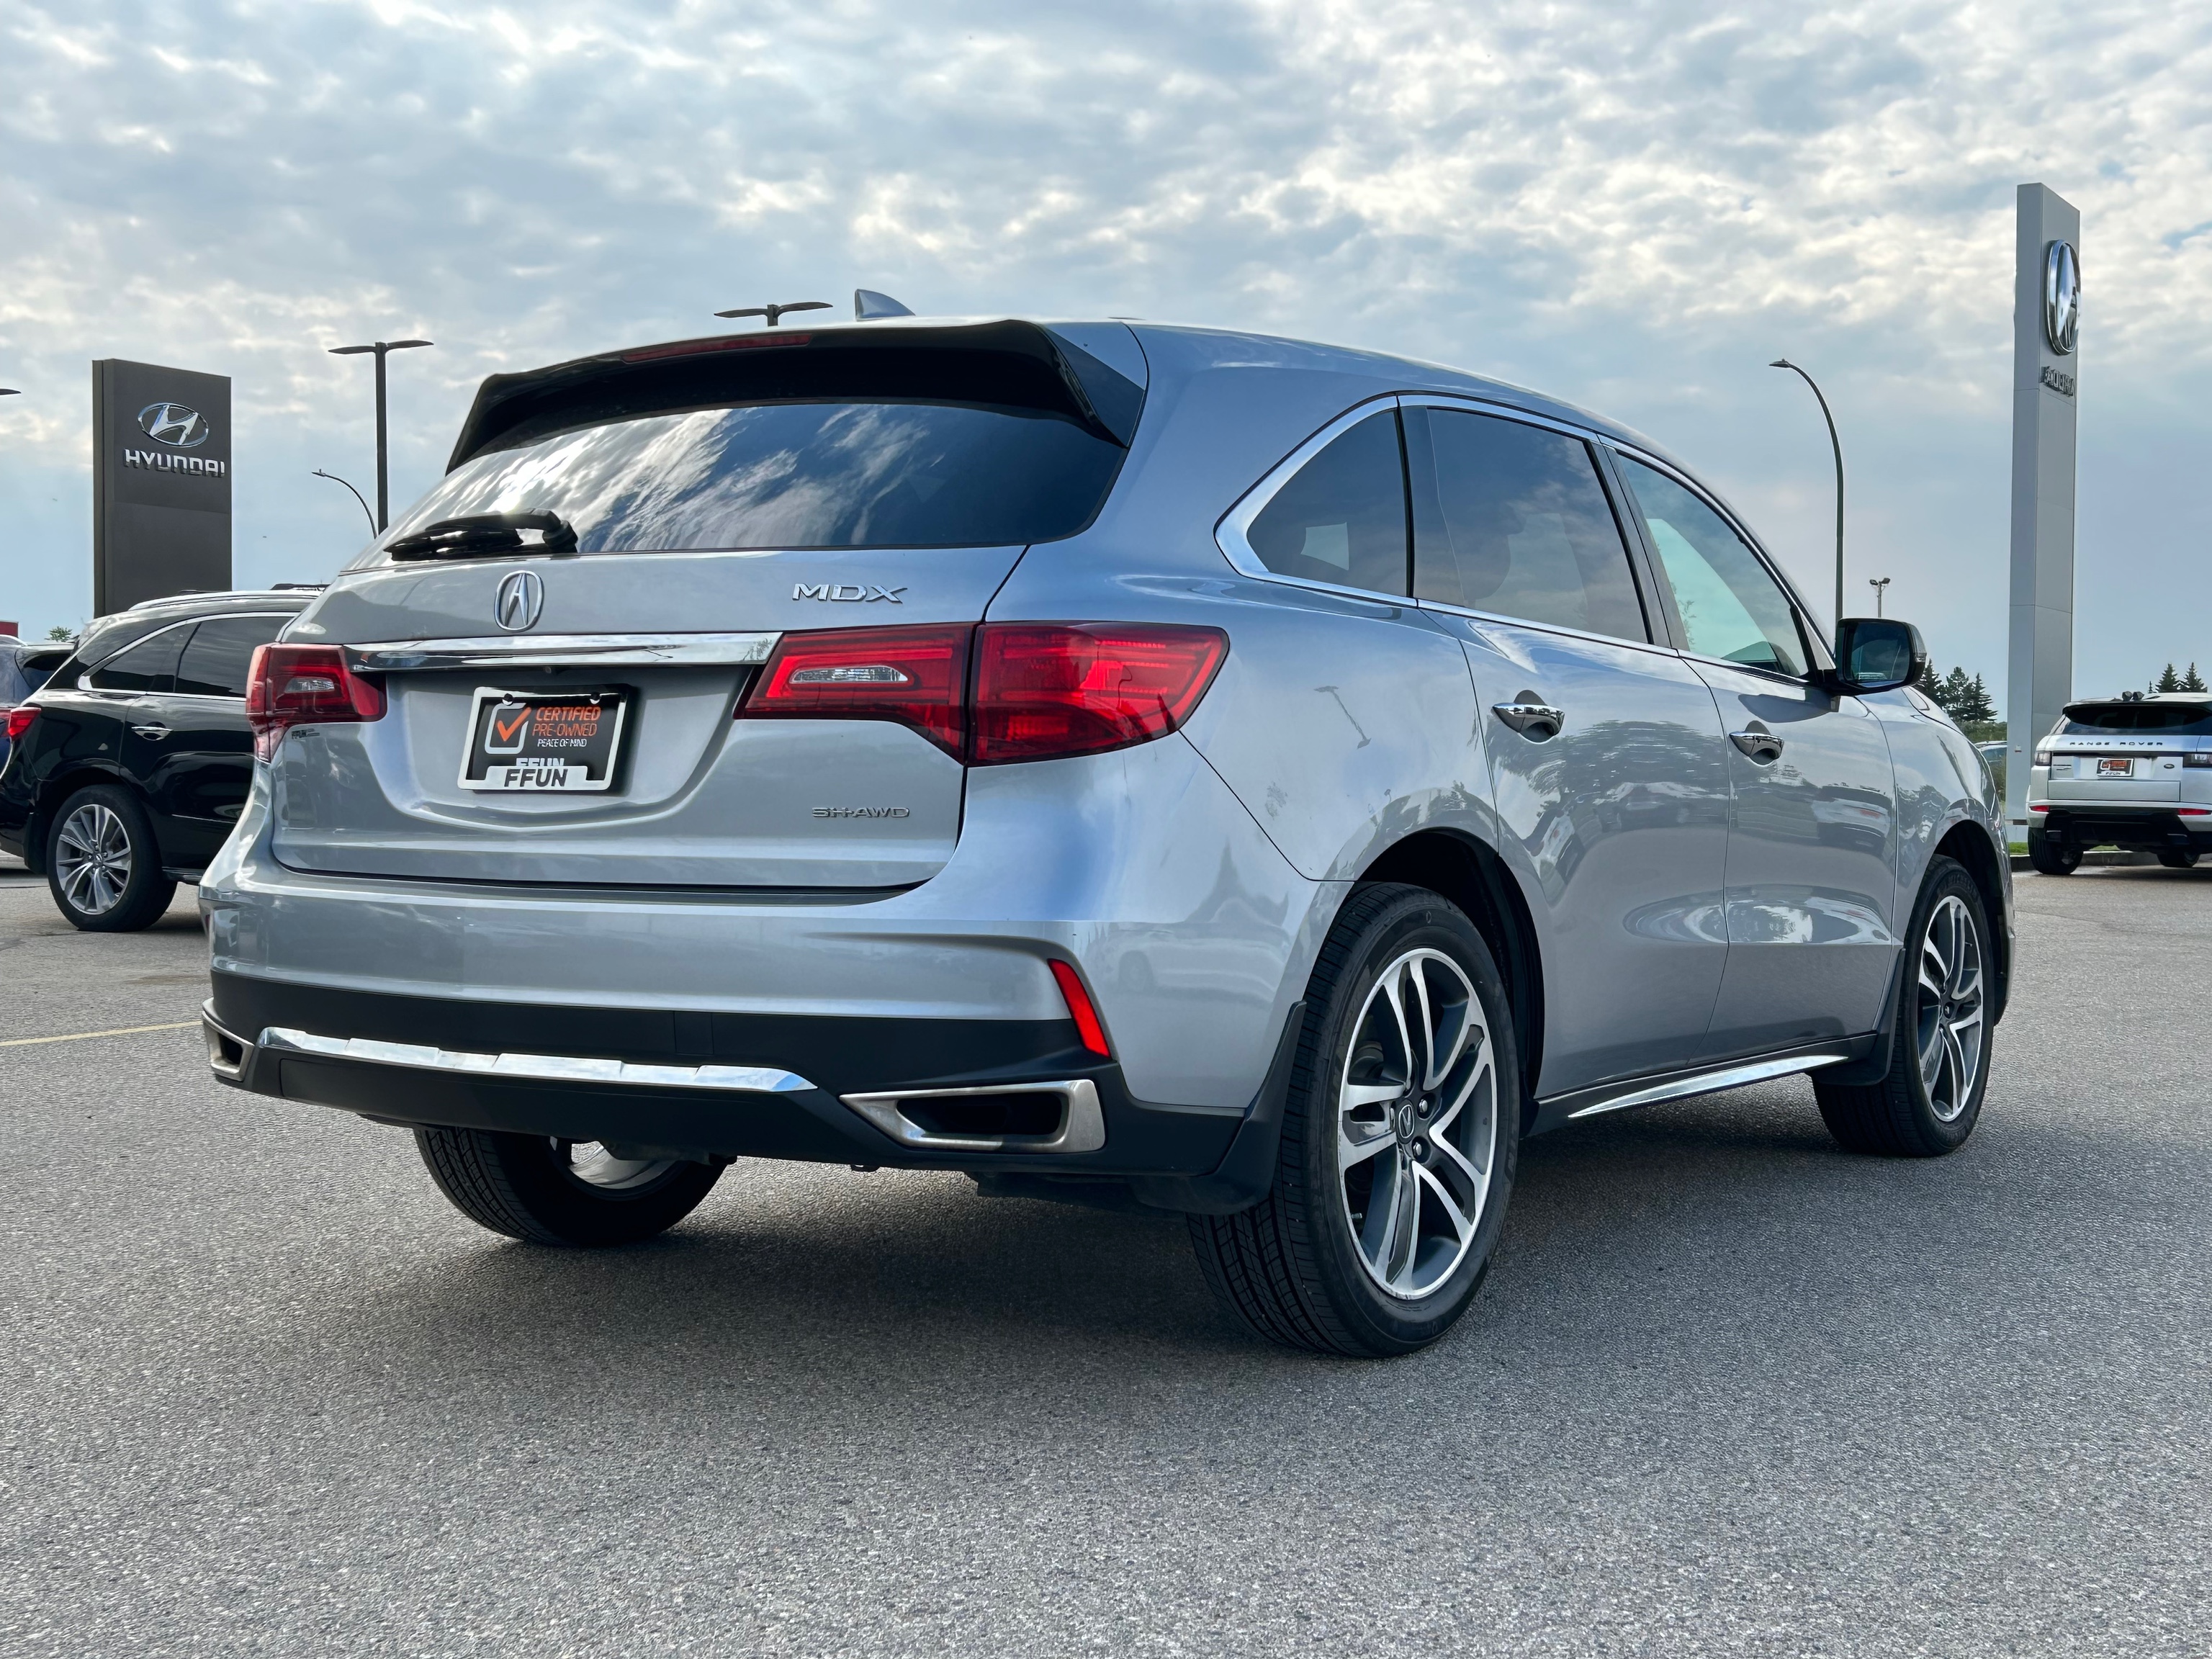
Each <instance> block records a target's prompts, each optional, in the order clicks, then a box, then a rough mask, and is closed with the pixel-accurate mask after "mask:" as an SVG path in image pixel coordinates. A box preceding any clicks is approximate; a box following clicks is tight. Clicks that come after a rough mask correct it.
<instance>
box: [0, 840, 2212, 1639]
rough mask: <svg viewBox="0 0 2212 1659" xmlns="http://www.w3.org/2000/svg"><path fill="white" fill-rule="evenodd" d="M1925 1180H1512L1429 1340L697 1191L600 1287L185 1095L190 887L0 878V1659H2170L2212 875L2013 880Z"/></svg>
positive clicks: (1678, 1123) (2181, 1524)
mask: <svg viewBox="0 0 2212 1659" xmlns="http://www.w3.org/2000/svg"><path fill="white" fill-rule="evenodd" d="M2020 912H2021V914H2020V922H2021V934H2022V957H2023V963H2022V971H2021V981H2020V988H2019V992H2018V994H2017V997H2016V1000H2015V1003H2014V1006H2013V1011H2012V1012H2011V1015H2010V1017H2009V1018H2008V1019H2007V1020H2006V1022H2005V1024H2003V1026H2002V1029H2001V1030H2000V1032H1999V1034H1998V1037H1997V1044H1996V1074H1995V1080H1994V1083H1993V1086H1992V1088H1991V1091H1990V1100H1989V1104H1988V1107H1987V1109H1986V1112H1985V1115H1984V1119H1983V1123H1982V1127H1981V1129H1980V1131H1979V1133H1978V1134H1977V1135H1976V1137H1975V1139H1973V1141H1972V1143H1971V1144H1970V1145H1969V1146H1968V1147H1967V1148H1966V1151H1965V1152H1962V1153H1960V1155H1959V1156H1957V1157H1955V1158H1950V1159H1948V1160H1943V1161H1940V1162H1933V1163H1924V1164H1923V1163H1889V1162H1878V1161H1874V1160H1869V1159H1862V1158H1850V1157H1846V1156H1844V1154H1842V1153H1840V1152H1837V1151H1835V1150H1834V1149H1833V1148H1832V1146H1831V1144H1830V1143H1829V1141H1828V1140H1827V1139H1826V1135H1825V1133H1824V1132H1823V1131H1822V1129H1821V1127H1820V1120H1819V1118H1818V1117H1817V1115H1815V1114H1814V1109H1813V1105H1812V1096H1811V1091H1810V1089H1809V1087H1808V1085H1806V1084H1804V1083H1803V1082H1802V1080H1793V1081H1786V1082H1784V1083H1781V1084H1778V1085H1766V1086H1762V1087H1758V1088H1753V1089H1748V1090H1743V1091H1737V1092H1735V1093H1733V1094H1729V1095H1723V1096H1719V1097H1711V1098H1708V1099H1705V1100H1701V1101H1696V1102H1692V1103H1686V1104H1682V1105H1678V1106H1674V1107H1668V1108H1660V1109H1653V1110H1651V1111H1649V1112H1646V1113H1644V1114H1642V1115H1630V1116H1627V1117H1625V1118H1623V1119H1621V1120H1620V1121H1603V1122H1601V1123H1597V1124H1595V1125H1592V1126H1589V1127H1583V1128H1581V1129H1579V1130H1576V1131H1571V1132H1567V1133H1562V1134H1559V1135H1555V1136H1553V1137H1550V1138H1548V1139H1543V1140H1540V1141H1537V1142H1534V1143H1532V1144H1531V1145H1530V1146H1528V1148H1527V1150H1526V1152H1524V1155H1523V1164H1522V1176H1521V1185H1520V1189H1519V1191H1518V1193H1517V1194H1516V1198H1515V1200H1514V1210H1513V1214H1512V1218H1511V1220H1510V1224H1509V1226H1508V1230H1507V1233H1506V1237H1505V1243H1504V1248H1503V1252H1502V1255H1501V1257H1500V1260H1499V1262H1498V1267H1497V1269H1496V1271H1495V1272H1494V1273H1492V1277H1491V1279H1490V1281H1489V1283H1488V1285H1487V1286H1486V1290H1485V1291H1484V1293H1483V1295H1482V1297H1481V1299H1480V1303H1479V1304H1478V1305H1477V1306H1476V1308H1475V1310H1474V1312H1473V1313H1472V1314H1471V1315H1470V1316H1468V1318H1467V1319H1466V1320H1465V1321H1464V1322H1462V1324H1461V1325H1460V1327H1459V1328H1458V1329H1457V1330H1456V1331H1455V1333H1454V1334H1452V1335H1451V1336H1450V1337H1449V1338H1448V1339H1447V1340H1445V1341H1444V1342H1443V1344H1441V1345H1440V1346H1437V1348H1435V1349H1433V1350H1431V1351H1430V1352H1427V1353H1425V1354H1422V1355H1419V1356H1417V1357H1415V1358H1411V1359H1407V1360H1402V1361H1398V1362H1395V1363H1392V1364H1380V1365H1377V1364H1356V1363H1352V1362H1348V1361H1328V1360H1321V1359H1315V1358H1301V1357H1298V1356H1296V1355H1291V1354H1287V1353H1280V1352H1273V1351H1272V1350H1269V1349H1267V1348H1264V1347H1261V1346H1256V1345H1255V1344H1253V1343H1251V1342H1249V1341H1248V1340H1244V1339H1243V1338H1242V1337H1240V1336H1239V1335H1237V1334H1236V1332H1235V1331H1234V1330H1233V1329H1231V1328H1230V1326H1229V1325H1228V1324H1227V1323H1226V1322H1225V1321H1224V1319H1223V1318H1222V1317H1221V1316H1219V1315H1218V1314H1217V1313H1216V1312H1215V1310H1214V1309H1213V1307H1212V1304H1211V1303H1210V1302H1209V1300H1208V1299H1207V1297H1206V1291H1205V1289H1204V1286H1203V1285H1201V1283H1200V1279H1199V1276H1198V1272H1197V1269H1196V1267H1195V1266H1194V1263H1193V1262H1192V1261H1191V1259H1190V1255H1189V1250H1188V1245H1187V1243H1185V1240H1184V1237H1183V1233H1182V1227H1181V1225H1180V1224H1178V1223H1176V1222H1174V1221H1172V1220H1152V1219H1146V1218H1132V1217H1123V1216H1116V1215H1110V1214H1103V1213H1097V1212H1088V1211H1082V1210H1075V1209H1066V1208H1060V1207H1056V1206H1045V1205H1039V1204H1033V1203H1030V1202H1026V1201H1023V1200H1000V1199H983V1198H980V1197H977V1196H975V1195H974V1194H973V1189H972V1188H971V1187H970V1186H969V1184H968V1183H967V1182H965V1181H963V1180H962V1179H960V1178H957V1177H951V1176H908V1175H897V1174H890V1173H881V1174H874V1175H860V1174H855V1173H852V1172H849V1171H847V1170H817V1169H812V1168H806V1167H780V1166H777V1165H774V1164H765V1163H753V1164H738V1165H737V1166H735V1167H734V1168H733V1169H732V1170H731V1171H730V1173H729V1174H728V1175H726V1176H725V1177H724V1179H723V1181H722V1183H721V1185H720V1187H719V1188H717V1189H716V1191H715V1193H714V1195H713V1196H712V1197H711V1198H710V1199H709V1200H708V1202H707V1204H706V1205H705V1206H703V1207H702V1209H701V1210H700V1212H698V1213H697V1214H696V1216H694V1217H693V1218H692V1219H691V1220H690V1222H689V1223H688V1224H686V1225H684V1226H683V1227H682V1228H680V1229H679V1230H678V1231H676V1232H674V1233H671V1235H669V1236H668V1237H665V1238H664V1239H662V1240H660V1241H658V1242H656V1243H653V1244H651V1245H648V1246H645V1247H642V1248H640V1249H633V1250H629V1251H625V1252H621V1253H616V1254H608V1255H580V1254H558V1253H552V1252H548V1251H544V1250H539V1249H530V1248H526V1247H523V1246H520V1245H515V1244H511V1243H506V1242H503V1241H501V1240H499V1239H496V1238H495V1237H492V1236H491V1235H489V1234H487V1233H483V1232H481V1231H477V1229H475V1228H474V1227H472V1226H471V1225H469V1224H468V1223H466V1222H465V1221H464V1220H463V1219H462V1218H461V1217H460V1216H459V1214H457V1213H455V1212H453V1211H452V1210H450V1209H449V1208H447V1206H446V1204H445V1202H444V1200H441V1198H440V1197H439V1196H438V1194H436V1192H435V1190H434V1189H433V1188H432V1187H431V1185H430V1182H429V1181H428V1177H427V1176H426V1175H425V1174H424V1173H423V1171H422V1169H421V1167H420V1166H419V1164H417V1162H416V1157H415V1154H414V1151H413V1147H412V1144H411V1142H410V1140H409V1139H408V1138H407V1137H406V1136H405V1135H404V1133H401V1132H398V1131H396V1130H392V1129H386V1128H380V1127H373V1126H371V1125H368V1124H365V1123H362V1122H360V1121H356V1120H355V1119H352V1118H349V1117H346V1116H343V1115H339V1114H337V1113H333V1112H328V1111H325V1110H323V1109H319V1108H315V1107H310V1106H288V1105H285V1104H283V1103H277V1102H273V1101H267V1100H262V1099H258V1098H254V1097H246V1096H241V1095H239V1094H236V1093H234V1092H232V1091H227V1090H224V1089H222V1088H219V1087H218V1086H217V1085H216V1084H214V1083H213V1082H212V1081H211V1080H210V1079H209V1077H208V1075H207V1073H206V1069H205V1066H204V1060H203V1058H202V1054H201V1050H200V1042H199V1037H198V1035H197V1031H196V1030H189V1029H186V1030H151V1031H140V1032H137V1033H135V1034H132V1035H126V1036H104V1037H94V1038H88V1039H86V1040H83V1041H79V1042H56V1043H31V1044H25V1043H21V1042H18V1041H16V1040H17V1039H21V1038H26V1037H37V1036H54V1035H61V1034H65V1033H72V1032H79V1031H89V1030H114V1029H117V1028H124V1027H137V1026H149V1025H163V1024H170V1023H173V1022H186V1021H190V1020H191V1019H192V1018H193V1016H194V1012H195V1009H196V1007H197V1002H198V1000H199V998H200V997H201V995H202V994H204V993H203V990H202V982H203V981H202V977H201V973H200V965H201V960H202V954H201V940H200V936H199V933H198V929H197V923H196V921H195V917H194V915H193V912H192V909H191V896H190V894H189V891H187V892H186V893H185V894H184V895H181V896H180V897H179V903H178V905H177V907H176V908H174V909H173V910H172V912H171V913H170V915H169V916H168V917H167V921H165V922H164V923H162V924H161V925H160V926H158V927H156V928H155V930H154V931H152V932H150V933H145V934H143V935H138V936H132V937H115V938H104V937H93V936H88V935H80V934H76V933H71V932H70V930H69V929H68V928H67V927H65V926H64V925H63V923H62V922H61V921H60V920H59V918H58V917H57V916H56V915H54V913H53V911H52V908H51V906H50V904H49V902H48V901H47V898H46V891H45V889H44V886H43V884H36V883H33V882H31V881H29V880H27V878H23V877H22V876H21V875H20V874H14V875H5V876H0V987H4V991H5V997H6V1003H5V1006H6V1009H7V1015H6V1020H5V1024H6V1026H7V1028H8V1029H7V1030H6V1031H5V1033H4V1034H0V1035H4V1036H5V1037H6V1038H8V1039H9V1041H10V1042H12V1043H13V1044H14V1046H9V1047H0V1100H4V1110H0V1137H4V1139H0V1165H3V1166H4V1167H5V1168H6V1169H7V1170H9V1171H10V1173H11V1175H12V1177H13V1181H14V1192H15V1196H14V1198H13V1199H11V1200H9V1201H8V1202H7V1203H6V1204H5V1205H4V1206H0V1314H4V1320H5V1332H6V1337H5V1340H4V1343H3V1344H0V1479H4V1481H5V1491H4V1493H0V1560H4V1561H5V1562H6V1563H7V1564H8V1566H7V1570H6V1571H5V1572H4V1573H0V1650H4V1651H5V1652H7V1653H9V1654H11V1655H13V1654H23V1655H32V1654H39V1655H44V1654H69V1655H84V1654H102V1655H106V1654H131V1655H157V1654H185V1653H224V1654H232V1653H260V1652H270V1653H286V1654H296V1653H303V1652H310V1651H313V1652H335V1653H356V1652H358V1653H370V1652H375V1653H385V1652H390V1653H404V1654H439V1655H443V1654H462V1655H491V1654H499V1655H507V1654H514V1655H551V1654H578V1655H625V1656H627V1655H649V1654H661V1653H678V1652H684V1653H702V1654H703V1653H722V1652H730V1653H737V1652H766V1651H771V1650H772V1651H775V1652H777V1653H787V1654H846V1653H851V1654H876V1653H942V1652H956V1651H957V1652H960V1653H964V1654H1062V1653H1067V1652H1071V1651H1088V1650H1099V1651H1108V1652H1115V1653H1163V1654H1176V1653H1192V1654H1205V1653H1255V1654H1257V1653H1280V1652H1314V1653H1327V1654H1332V1655H1334V1654H1364V1653H1381V1652H1386V1651H1387V1652H1393V1653H1415V1652H1443V1651H1447V1650H1457V1651H1463V1652H1485V1653H1490V1652H1496V1653H1524V1652H1525V1653H1553V1652H1556V1653H1572V1654H1578V1655H1589V1654H1606V1655H1610V1654H1647V1653H1648V1654H1654V1655H1668V1656H1673V1655H1684V1654H1704V1653H1729V1654H1735V1653H1761V1654H1764V1653H1773V1654H1785V1653H1786V1654H1869V1655H1875V1654H1879V1655H1884V1656H1895V1655H1903V1654H1923V1653H1924V1654H1935V1655H1945V1656H1958V1655H1966V1654H1993V1655H1994V1654H2003V1655H2023V1654H2054V1655H2055V1654H2066V1655H2082V1654H2126V1655H2130V1656H2142V1655H2153V1654H2183V1653H2202V1652H2203V1651H2205V1650H2206V1647H2207V1645H2208V1638H2207V1636H2206V1632H2207V1630H2208V1629H2212V1565H2208V1556H2209V1555H2212V1551H2208V1545H2212V1499H2209V1498H2208V1493H2212V1442H2209V1441H2208V1434H2207V1425H2208V1421H2212V1412H2209V1411H2208V1407H2207V1401H2206V1384H2207V1381H2208V1377H2212V1368H2208V1364H2207V1361H2208V1358H2212V1293H2208V1285H2207V1272H2206V1243H2207V1238H2208V1233H2212V1227H2208V1224H2207V1220H2206V1209H2207V1204H2206V1198H2207V1194H2208V1191H2212V1181H2208V1176H2212V1136H2208V1132H2207V1114H2206V1101H2205V1090H2204V1086H2203V1079H2204V1078H2205V1076H2206V1073H2207V1066H2206V1063H2205V1055H2206V1054H2207V1052H2208V1046H2212V1018H2208V1017H2207V1013H2206V1002H2205V995H2204V988H2203V985H2204V976H2205V963H2207V961H2208V959H2212V958H2208V953H2207V947H2208V945H2212V869H2206V870H2203V871H2193V872H2166V871H2163V870H2157V869H2113V870H2097V871H2085V872H2082V873H2081V874H2080V875H2077V876H2075V877H2073V878H2069V879H2066V880H2052V879H2039V878H2034V877H2033V876H2023V877H2021V878H2020Z"/></svg>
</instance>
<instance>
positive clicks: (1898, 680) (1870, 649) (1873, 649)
mask: <svg viewBox="0 0 2212 1659" xmlns="http://www.w3.org/2000/svg"><path fill="white" fill-rule="evenodd" d="M1836 662H1837V668H1836V671H1835V678H1836V689H1837V690H1840V691H1894V690H1897V689H1898V688H1899V686H1901V685H1917V684H1919V682H1920V681H1921V679H1922V678H1923V677H1924V676H1925V675H1926V674H1927V672H1928V647H1927V644H1926V642H1925V641H1923V640H1922V639H1921V637H1920V630H1919V629H1917V628H1915V627H1914V626H1913V625H1912V624H1911V623H1908V622H1899V621H1896V620H1895V619H1894V618H1892V617H1844V619H1843V621H1841V622H1839V623H1837V624H1836Z"/></svg>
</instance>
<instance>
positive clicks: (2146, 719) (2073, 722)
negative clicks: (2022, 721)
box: [2059, 702, 2212, 738]
mask: <svg viewBox="0 0 2212 1659" xmlns="http://www.w3.org/2000/svg"><path fill="white" fill-rule="evenodd" d="M2059 731H2060V735H2062V736H2064V737H2069V738H2084V737H2094V736H2096V735H2097V734H2098V733H2100V732H2168V733H2171V734H2172V735H2173V736H2175V737H2184V738H2204V737H2212V703H2201V702H2106V703H2094V702H2089V703H2081V702H2077V703H2070V704H2069V705H2068V706H2067V709H2066V723H2065V724H2064V725H2063V726H2061V727H2060V728H2059Z"/></svg>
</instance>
